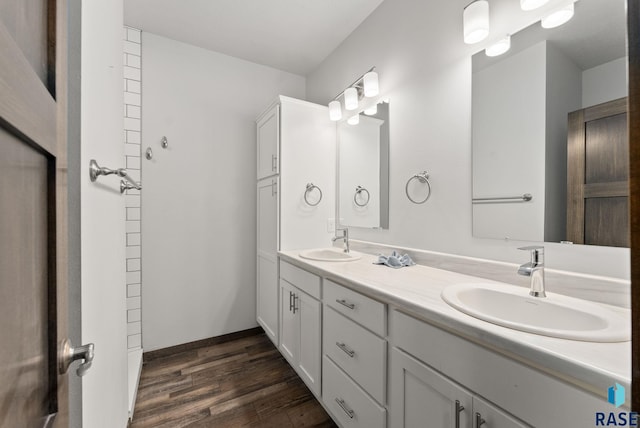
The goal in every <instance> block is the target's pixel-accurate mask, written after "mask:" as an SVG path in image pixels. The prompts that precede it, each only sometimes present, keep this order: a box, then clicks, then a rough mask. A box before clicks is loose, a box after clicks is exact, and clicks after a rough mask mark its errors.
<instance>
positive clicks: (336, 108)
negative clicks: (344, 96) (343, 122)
mask: <svg viewBox="0 0 640 428" xmlns="http://www.w3.org/2000/svg"><path fill="white" fill-rule="evenodd" d="M329 119H331V120H333V121H337V120H340V119H342V104H340V101H338V100H333V101H331V102H330V103H329Z"/></svg>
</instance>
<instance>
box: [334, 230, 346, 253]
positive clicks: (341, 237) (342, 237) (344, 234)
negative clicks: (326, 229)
mask: <svg viewBox="0 0 640 428" xmlns="http://www.w3.org/2000/svg"><path fill="white" fill-rule="evenodd" d="M338 231H341V232H342V236H339V235H338V234H337V233H338ZM338 239H343V240H344V252H345V253H349V229H347V228H346V227H345V228H342V229H340V228H338V229H336V236H334V237H333V238H331V241H332V242H336V241H337V240H338Z"/></svg>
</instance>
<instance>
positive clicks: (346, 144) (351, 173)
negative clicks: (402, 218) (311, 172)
mask: <svg viewBox="0 0 640 428" xmlns="http://www.w3.org/2000/svg"><path fill="white" fill-rule="evenodd" d="M356 114H357V113H356ZM337 132H338V186H337V187H338V203H337V218H338V219H339V224H340V225H341V226H348V227H364V228H374V229H388V228H389V101H388V100H384V101H379V102H378V103H377V104H376V103H374V104H372V107H371V108H368V109H366V110H364V111H362V112H360V113H359V114H358V123H357V124H353V125H351V124H349V123H347V120H344V121H341V122H339V123H338V127H337Z"/></svg>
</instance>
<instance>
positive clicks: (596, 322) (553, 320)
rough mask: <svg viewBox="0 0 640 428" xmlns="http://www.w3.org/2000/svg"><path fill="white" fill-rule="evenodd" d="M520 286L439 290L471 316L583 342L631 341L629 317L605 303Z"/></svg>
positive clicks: (486, 285) (459, 286) (460, 286)
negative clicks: (531, 293)
mask: <svg viewBox="0 0 640 428" xmlns="http://www.w3.org/2000/svg"><path fill="white" fill-rule="evenodd" d="M528 293H529V290H528V289H526V288H522V287H516V286H509V285H500V284H489V283H471V284H456V285H452V286H449V287H447V288H445V289H444V290H443V291H442V299H443V300H444V301H445V302H447V303H448V304H449V305H451V306H452V307H454V308H455V309H457V310H459V311H461V312H464V313H466V314H468V315H471V316H472V317H475V318H479V319H481V320H484V321H487V322H490V323H493V324H498V325H501V326H503V327H508V328H511V329H515V330H520V331H526V332H529V333H535V334H540V335H543V336H551V337H557V338H562V339H571V340H581V341H586V342H626V341H629V340H631V325H630V317H629V316H624V312H623V311H621V312H618V311H615V310H613V309H610V308H608V307H606V306H604V305H600V304H597V303H593V302H589V301H585V300H581V299H576V298H572V297H568V296H563V295H559V294H554V293H547V297H531V296H529V294H528Z"/></svg>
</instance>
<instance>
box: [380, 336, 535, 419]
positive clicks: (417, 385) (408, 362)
mask: <svg viewBox="0 0 640 428" xmlns="http://www.w3.org/2000/svg"><path fill="white" fill-rule="evenodd" d="M390 359H391V361H390V386H389V387H390V393H389V407H390V424H391V426H392V427H398V428H419V427H425V426H434V427H436V426H437V427H454V428H526V427H530V425H527V424H525V423H523V422H521V421H519V420H517V419H516V418H514V417H512V416H511V415H509V414H507V413H506V412H504V411H502V410H500V409H498V408H497V407H495V406H493V405H491V404H489V403H488V402H486V401H484V400H482V399H481V398H480V397H478V396H475V395H473V394H472V393H471V392H469V391H467V390H466V389H465V388H463V387H461V386H460V385H458V384H456V383H455V382H452V381H451V380H449V379H447V378H446V377H444V376H442V375H441V374H439V373H438V372H436V371H435V370H434V369H432V368H431V367H429V366H427V365H425V364H423V363H422V362H420V361H418V360H416V359H415V358H413V357H411V356H410V355H408V354H406V353H404V352H402V351H400V350H399V349H397V348H393V349H392V350H391V355H390Z"/></svg>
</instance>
